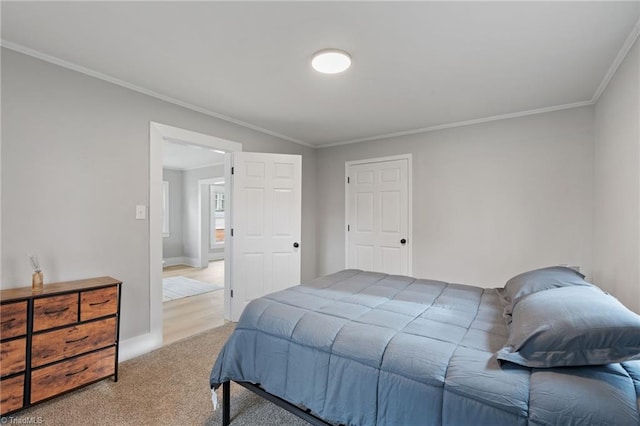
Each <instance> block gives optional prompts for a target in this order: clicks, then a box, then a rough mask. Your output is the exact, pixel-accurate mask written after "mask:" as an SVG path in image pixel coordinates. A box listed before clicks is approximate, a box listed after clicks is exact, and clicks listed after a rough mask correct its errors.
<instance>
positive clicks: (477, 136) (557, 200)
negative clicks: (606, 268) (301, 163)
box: [317, 107, 593, 287]
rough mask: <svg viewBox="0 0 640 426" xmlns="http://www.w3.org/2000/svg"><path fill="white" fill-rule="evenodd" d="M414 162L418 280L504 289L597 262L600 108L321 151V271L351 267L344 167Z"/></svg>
mask: <svg viewBox="0 0 640 426" xmlns="http://www.w3.org/2000/svg"><path fill="white" fill-rule="evenodd" d="M404 153H411V154H412V155H413V244H414V246H413V275H414V276H417V277H424V278H434V279H441V280H446V281H453V282H463V283H467V284H475V285H479V286H485V287H497V286H502V285H504V282H505V281H506V280H507V279H508V278H510V277H511V276H512V275H514V274H517V273H519V272H522V271H524V270H527V269H531V268H536V267H542V266H548V265H555V264H559V263H567V264H572V265H580V266H581V267H582V270H583V271H585V272H586V273H587V274H589V273H590V272H591V264H592V241H593V239H592V209H593V203H592V200H593V194H592V193H593V168H592V166H591V165H592V163H593V109H592V107H584V108H577V109H570V110H565V111H559V112H553V113H547V114H539V115H534V116H528V117H522V118H516V119H509V120H500V121H494V122H489V123H484V124H478V125H473V126H466V127H458V128H454V129H449V130H442V131H434V132H429V133H423V134H418V135H412V136H404V137H398V138H394V139H391V140H380V141H375V142H364V143H358V144H352V145H344V146H336V147H331V148H326V149H320V150H318V157H317V158H318V164H317V170H318V183H317V187H318V201H317V206H318V214H317V218H318V222H317V223H318V228H317V235H318V272H319V274H325V273H329V272H333V271H337V270H339V269H341V268H343V267H344V258H345V253H344V244H345V232H344V230H345V220H344V218H345V206H344V197H345V195H344V174H345V171H344V168H345V161H348V160H360V159H365V158H374V157H383V156H389V155H396V154H404Z"/></svg>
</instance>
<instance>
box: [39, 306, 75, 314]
mask: <svg viewBox="0 0 640 426" xmlns="http://www.w3.org/2000/svg"><path fill="white" fill-rule="evenodd" d="M68 310H69V307H68V306H67V307H65V308H62V309H58V310H55V311H47V310H46V309H45V311H44V314H45V315H52V314H59V313H61V312H64V311H68Z"/></svg>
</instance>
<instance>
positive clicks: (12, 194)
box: [0, 48, 316, 339]
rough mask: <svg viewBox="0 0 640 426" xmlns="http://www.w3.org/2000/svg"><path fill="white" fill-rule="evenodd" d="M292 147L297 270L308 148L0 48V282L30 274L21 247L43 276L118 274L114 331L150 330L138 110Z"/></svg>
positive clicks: (309, 171) (144, 168)
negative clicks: (297, 199)
mask: <svg viewBox="0 0 640 426" xmlns="http://www.w3.org/2000/svg"><path fill="white" fill-rule="evenodd" d="M150 121H155V122H159V123H164V124H168V125H172V126H176V127H181V128H184V129H189V130H192V131H196V132H201V133H206V134H209V135H214V136H217V137H220V138H224V139H228V140H232V141H236V142H240V143H242V144H243V148H244V150H245V151H258V152H276V153H287V154H301V155H302V158H303V160H302V162H303V176H302V187H303V198H302V209H303V219H302V236H303V241H305V242H306V244H305V245H304V246H303V247H304V250H303V251H302V274H303V278H305V279H308V278H310V277H314V276H315V273H316V268H315V257H316V253H315V249H314V248H315V218H316V213H315V211H316V209H315V200H314V197H313V194H315V175H316V171H315V158H316V152H315V151H314V150H313V149H310V148H307V147H303V146H301V145H298V144H294V143H291V142H287V141H283V140H280V139H278V138H275V137H272V136H269V135H265V134H263V133H260V132H256V131H253V130H250V129H246V128H243V127H239V126H237V125H234V124H232V123H228V122H225V121H221V120H217V119H215V118H212V117H210V116H207V115H203V114H200V113H196V112H193V111H191V110H187V109H185V108H181V107H179V106H176V105H173V104H170V103H167V102H164V101H160V100H158V99H155V98H152V97H149V96H146V95H142V94H140V93H137V92H133V91H131V90H129V89H125V88H123V87H120V86H116V85H113V84H110V83H107V82H105V81H102V80H98V79H96V78H93V77H89V76H86V75H84V74H80V73H77V72H75V71H71V70H68V69H65V68H62V67H59V66H56V65H53V64H50V63H47V62H44V61H41V60H38V59H35V58H32V57H29V56H26V55H23V54H20V53H16V52H14V51H11V50H8V49H5V48H3V49H2V168H1V171H2V190H1V195H2V233H1V235H2V282H1V285H0V286H1V287H2V288H3V289H4V288H12V287H19V286H24V285H29V284H30V282H31V269H30V266H29V264H28V259H27V258H26V256H25V253H37V254H38V255H39V256H40V260H41V264H42V268H43V271H44V275H45V281H46V282H52V281H59V280H70V279H80V278H87V277H95V276H100V275H112V276H114V277H116V278H119V279H121V280H122V281H123V282H124V285H123V297H122V327H121V333H122V335H121V337H122V338H123V339H128V338H132V337H135V336H139V335H143V334H146V333H148V332H149V330H150V324H149V222H148V221H147V220H135V206H136V205H137V204H143V205H148V204H149V122H150Z"/></svg>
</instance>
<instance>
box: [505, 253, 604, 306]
mask: <svg viewBox="0 0 640 426" xmlns="http://www.w3.org/2000/svg"><path fill="white" fill-rule="evenodd" d="M567 286H589V287H592V286H593V284H590V283H588V282H586V281H585V280H584V275H582V274H581V273H580V272H578V271H576V270H574V269H571V268H567V267H565V266H550V267H548V268H542V269H535V270H533V271H529V272H524V273H522V274H520V275H516V276H515V277H513V278H511V279H510V280H509V281H507V283H506V284H505V285H504V289H503V290H502V291H499V293H500V296H501V297H502V298H503V300H504V302H505V308H504V314H505V317H507V319H509V318H508V316H509V315H510V314H511V312H512V311H513V307H514V306H515V305H516V304H517V303H518V302H519V301H520V300H521V299H522V298H524V297H525V296H527V295H529V294H533V293H537V292H539V291H544V290H550V289H553V288H559V287H567Z"/></svg>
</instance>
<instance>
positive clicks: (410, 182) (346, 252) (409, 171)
mask: <svg viewBox="0 0 640 426" xmlns="http://www.w3.org/2000/svg"><path fill="white" fill-rule="evenodd" d="M394 160H407V216H408V217H407V220H408V223H407V240H409V244H408V247H407V275H409V276H411V275H412V274H413V165H412V162H413V156H412V154H399V155H390V156H387V157H376V158H366V159H363V160H352V161H345V163H344V223H345V227H344V267H345V268H346V267H347V265H348V264H349V231H348V230H347V226H346V225H347V224H348V223H349V183H348V181H347V179H348V178H349V168H350V167H351V166H356V165H358V164H369V163H383V162H386V161H394Z"/></svg>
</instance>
